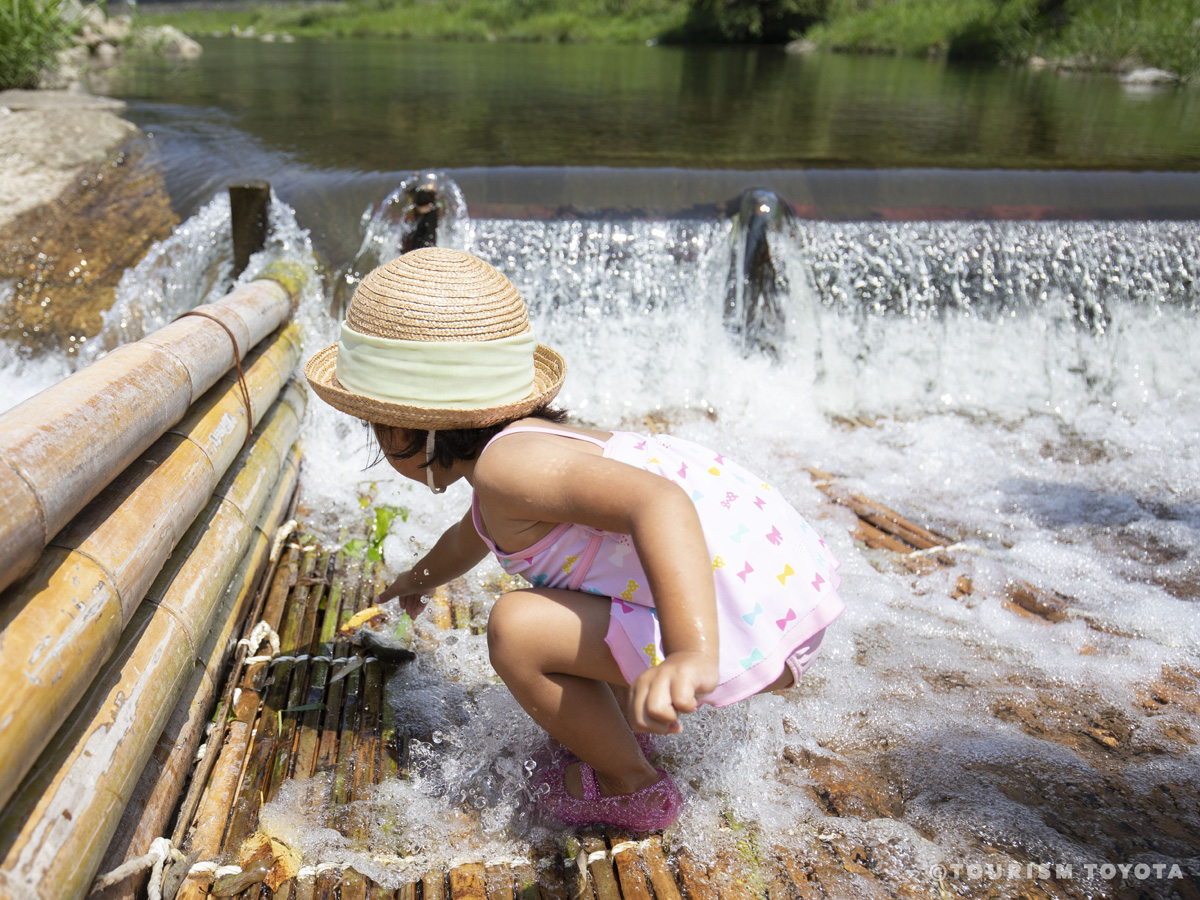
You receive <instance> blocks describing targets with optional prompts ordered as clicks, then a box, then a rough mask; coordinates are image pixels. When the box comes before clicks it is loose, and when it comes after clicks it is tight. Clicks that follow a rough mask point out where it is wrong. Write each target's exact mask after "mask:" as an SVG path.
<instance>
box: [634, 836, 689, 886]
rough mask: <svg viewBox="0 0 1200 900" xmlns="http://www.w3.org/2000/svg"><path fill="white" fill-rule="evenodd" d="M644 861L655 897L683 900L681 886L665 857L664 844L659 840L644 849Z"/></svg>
mask: <svg viewBox="0 0 1200 900" xmlns="http://www.w3.org/2000/svg"><path fill="white" fill-rule="evenodd" d="M642 859H643V860H644V861H645V863H646V871H647V872H648V873H649V875H650V884H651V885H653V887H654V896H655V897H657V898H658V900H683V897H682V895H681V894H680V893H679V886H678V885H676V884H675V879H674V878H673V877H672V876H671V870H670V868H668V866H667V861H666V859H665V858H664V857H663V852H662V844H661V842H660V841H658V840H654V841H651V842H650V843H648V844H646V846H645V847H644V848H643V849H642Z"/></svg>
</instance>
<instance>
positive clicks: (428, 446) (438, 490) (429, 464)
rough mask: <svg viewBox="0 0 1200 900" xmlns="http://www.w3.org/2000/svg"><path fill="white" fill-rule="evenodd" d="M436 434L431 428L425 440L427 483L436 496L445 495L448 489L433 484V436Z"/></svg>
mask: <svg viewBox="0 0 1200 900" xmlns="http://www.w3.org/2000/svg"><path fill="white" fill-rule="evenodd" d="M435 433H436V432H434V430H433V429H432V428H430V429H429V436H428V437H427V438H425V483H426V484H427V485H429V490H431V491H433V492H434V493H435V494H444V493H446V488H445V487H438V486H437V485H436V484H434V483H433V436H434V434H435Z"/></svg>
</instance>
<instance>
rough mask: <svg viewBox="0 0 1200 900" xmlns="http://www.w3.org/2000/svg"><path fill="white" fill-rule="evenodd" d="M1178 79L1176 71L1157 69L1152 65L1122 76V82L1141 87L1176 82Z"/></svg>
mask: <svg viewBox="0 0 1200 900" xmlns="http://www.w3.org/2000/svg"><path fill="white" fill-rule="evenodd" d="M1178 81H1179V76H1178V75H1176V74H1175V73H1174V72H1168V71H1166V70H1165V69H1155V68H1154V67H1152V66H1143V67H1141V68H1138V69H1133V70H1131V71H1129V72H1126V73H1125V74H1124V75H1122V76H1121V83H1122V84H1129V85H1135V86H1139V87H1140V86H1147V85H1155V84H1175V83H1176V82H1178Z"/></svg>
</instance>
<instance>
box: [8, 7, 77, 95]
mask: <svg viewBox="0 0 1200 900" xmlns="http://www.w3.org/2000/svg"><path fill="white" fill-rule="evenodd" d="M75 25H76V23H75V21H74V17H73V16H71V15H69V13H68V6H67V3H66V0H0V90H7V89H8V88H35V87H37V85H38V81H39V79H40V78H41V75H42V72H44V71H47V70H52V69H54V68H55V67H57V65H58V51H59V50H61V49H63V48H64V47H65V46H66V45H67V42H68V41H69V40H70V38H71V35H72V33H73V32H74V30H75Z"/></svg>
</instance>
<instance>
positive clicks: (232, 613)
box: [99, 448, 300, 900]
mask: <svg viewBox="0 0 1200 900" xmlns="http://www.w3.org/2000/svg"><path fill="white" fill-rule="evenodd" d="M299 474H300V452H299V449H298V448H297V449H293V451H292V455H291V456H290V457H289V459H288V460H287V461H286V463H285V464H284V472H283V475H282V476H280V479H279V483H278V484H277V485H276V486H275V492H274V494H273V495H272V497H271V501H270V503H269V505H268V507H267V509H266V511H265V512H264V513H263V515H262V518H261V519H260V520H259V522H258V524H257V525H256V526H255V533H254V535H253V537H252V538H251V545H250V548H249V549H248V550H247V551H246V553H245V555H244V556H243V557H242V562H241V565H239V567H238V570H237V572H236V573H235V574H234V577H233V578H232V579H231V580H230V582H229V585H228V586H227V587H226V589H225V597H224V599H223V600H222V602H221V606H220V608H219V609H218V610H217V614H216V621H217V622H218V623H221V628H220V630H219V631H218V630H217V629H215V628H214V629H213V630H212V631H211V632H210V634H209V637H208V640H207V641H206V642H205V647H204V652H203V653H202V656H201V658H202V659H204V660H206V662H205V664H204V665H203V666H197V667H196V669H195V670H194V671H193V673H192V677H191V678H190V679H189V681H188V683H187V686H186V687H185V688H184V691H183V695H182V696H181V697H180V698H179V702H178V703H177V704H176V706H175V711H174V712H173V713H172V714H171V718H170V719H169V720H168V721H167V727H166V728H165V729H164V730H163V733H162V735H161V736H160V737H159V739H158V742H157V743H156V744H155V746H154V750H153V751H152V753H151V756H150V760H149V762H147V763H146V767H145V769H143V770H142V775H141V778H140V779H139V780H138V783H137V786H136V787H135V788H134V790H133V794H132V797H131V799H130V802H129V805H128V806H127V807H126V808H125V814H124V815H123V816H122V817H121V824H120V825H118V826H117V831H116V834H115V835H114V836H113V839H112V841H110V842H109V845H108V851H107V853H106V854H105V856H104V859H103V860H102V861H101V863H100V871H102V872H108V871H112V870H113V869H115V868H117V867H118V866H120V865H121V864H122V863H125V862H127V861H129V860H130V859H134V858H136V857H138V856H141V855H142V854H143V853H145V852H146V851H147V850H148V849H149V847H150V843H151V842H152V841H153V840H154V839H155V838H157V837H159V836H160V835H163V834H164V833H165V832H166V829H167V825H168V820H169V819H170V817H171V814H172V812H173V811H174V809H175V805H176V803H177V801H178V799H179V795H180V793H181V792H182V790H183V785H184V782H185V780H186V779H187V776H188V773H189V772H190V770H191V765H192V760H193V759H194V758H195V756H196V751H197V748H198V746H199V743H200V739H201V737H202V736H203V734H204V728H205V723H206V722H207V721H208V717H209V712H210V711H211V709H212V705H213V702H214V700H215V699H216V693H217V686H218V681H219V679H220V677H221V671H222V669H223V668H224V664H225V662H226V660H227V657H228V650H229V645H230V642H231V641H232V639H233V636H234V634H235V632H236V630H237V629H238V628H240V626H241V622H242V620H243V619H244V618H245V616H246V614H247V613H248V612H249V605H250V601H251V600H252V598H253V596H254V593H255V590H256V588H257V585H258V582H259V579H261V578H262V577H263V576H264V575H265V574H266V573H265V571H264V570H265V568H266V565H267V555H268V553H269V552H270V550H271V542H272V538H273V535H274V533H275V531H276V529H278V528H279V526H280V525H281V524H282V523H283V520H284V518H285V517H286V516H287V513H288V508H289V506H290V504H291V499H292V496H293V494H294V493H295V488H296V483H297V481H298V480H299ZM224 712H225V711H224V710H223V709H218V710H217V715H218V716H221V715H224ZM208 752H210V753H212V754H214V755H216V753H217V750H216V748H214V747H212V746H210V747H209V748H208ZM146 874H147V873H146V872H145V871H144V870H143V872H142V873H141V874H139V875H137V876H135V877H131V878H128V879H126V880H125V881H123V882H121V883H120V884H117V885H114V886H113V887H111V888H109V889H107V890H106V891H104V892H103V893H101V894H100V895H99V896H100V898H101V900H133V898H134V897H135V896H136V895H137V893H138V891H139V890H140V889H141V887H142V885H143V884H144V883H145V880H146Z"/></svg>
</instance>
